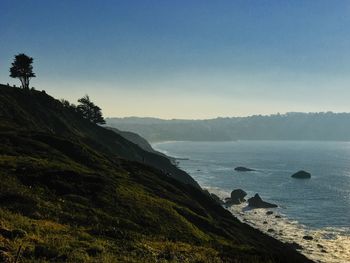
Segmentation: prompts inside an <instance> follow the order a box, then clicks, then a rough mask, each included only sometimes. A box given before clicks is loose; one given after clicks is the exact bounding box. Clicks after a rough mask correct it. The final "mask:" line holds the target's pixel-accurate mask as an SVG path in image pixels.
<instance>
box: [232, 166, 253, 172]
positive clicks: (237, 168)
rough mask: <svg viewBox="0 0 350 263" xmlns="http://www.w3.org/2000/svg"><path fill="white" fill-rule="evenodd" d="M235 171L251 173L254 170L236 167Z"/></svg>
mask: <svg viewBox="0 0 350 263" xmlns="http://www.w3.org/2000/svg"><path fill="white" fill-rule="evenodd" d="M235 171H237V172H253V171H255V170H254V169H251V168H247V167H244V166H238V167H236V168H235Z"/></svg>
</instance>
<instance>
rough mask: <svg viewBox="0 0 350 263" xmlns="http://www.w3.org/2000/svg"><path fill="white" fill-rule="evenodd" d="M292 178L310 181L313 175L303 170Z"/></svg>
mask: <svg viewBox="0 0 350 263" xmlns="http://www.w3.org/2000/svg"><path fill="white" fill-rule="evenodd" d="M292 177H293V178H297V179H310V178H311V174H310V173H308V172H305V171H303V170H301V171H299V172H296V173H295V174H293V175H292Z"/></svg>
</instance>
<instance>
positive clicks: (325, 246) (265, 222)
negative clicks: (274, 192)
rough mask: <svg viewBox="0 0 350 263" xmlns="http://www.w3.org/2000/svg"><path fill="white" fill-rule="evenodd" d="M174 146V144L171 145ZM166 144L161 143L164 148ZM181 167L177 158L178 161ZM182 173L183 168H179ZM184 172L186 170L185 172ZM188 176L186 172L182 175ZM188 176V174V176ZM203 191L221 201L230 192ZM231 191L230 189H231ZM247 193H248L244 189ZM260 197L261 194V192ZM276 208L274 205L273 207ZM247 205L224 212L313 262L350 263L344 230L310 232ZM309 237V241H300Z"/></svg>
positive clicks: (349, 241)
mask: <svg viewBox="0 0 350 263" xmlns="http://www.w3.org/2000/svg"><path fill="white" fill-rule="evenodd" d="M172 142H174V141H172ZM165 143H169V142H162V143H160V144H165ZM157 145H159V143H155V144H152V147H155V148H156V149H157V150H158V151H161V152H166V154H167V155H170V156H172V154H171V153H169V152H168V151H164V150H161V149H159V148H158V147H157ZM178 160H179V161H180V162H179V165H181V156H180V157H179V159H178ZM180 168H181V167H180ZM181 169H183V168H181ZM185 171H186V170H185ZM186 172H189V171H186ZM190 175H191V174H190ZM201 187H202V188H203V189H206V190H208V191H209V192H211V193H214V194H216V195H217V196H219V197H220V198H221V199H222V200H223V199H224V198H225V197H228V196H230V192H227V191H224V190H222V189H219V188H213V187H211V186H210V185H201ZM232 190H233V189H232ZM244 190H247V191H249V189H244ZM260 194H262V195H263V194H264V193H263V192H261V193H260ZM277 204H278V203H277ZM246 206H247V204H246V203H244V204H241V205H234V206H232V207H230V208H228V211H230V212H231V213H232V214H233V215H234V216H235V217H236V218H237V219H239V220H240V221H241V222H242V223H245V224H247V225H249V226H250V227H253V228H255V229H258V230H260V231H261V232H262V233H264V234H266V235H268V236H270V237H273V238H274V239H276V240H279V241H281V242H284V243H290V244H291V243H297V244H298V245H300V246H301V248H300V249H297V251H298V252H299V253H301V254H303V255H305V256H306V257H308V258H309V259H311V260H313V261H315V262H321V263H346V262H350V250H349V249H348V248H349V247H350V237H349V230H350V229H348V228H344V229H342V228H331V227H325V228H319V229H317V228H311V227H307V226H305V225H302V224H300V223H299V222H298V221H296V220H293V219H290V218H288V217H287V216H286V215H284V214H283V209H281V208H277V209H246ZM267 211H273V214H272V215H266V212H267ZM304 236H310V237H312V240H306V239H304V238H303V237H304Z"/></svg>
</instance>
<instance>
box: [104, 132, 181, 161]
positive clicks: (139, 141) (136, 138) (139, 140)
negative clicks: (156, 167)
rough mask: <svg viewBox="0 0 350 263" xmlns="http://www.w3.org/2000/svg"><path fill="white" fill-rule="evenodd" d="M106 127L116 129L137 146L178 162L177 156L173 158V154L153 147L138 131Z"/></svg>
mask: <svg viewBox="0 0 350 263" xmlns="http://www.w3.org/2000/svg"><path fill="white" fill-rule="evenodd" d="M105 128H106V129H108V130H111V131H114V132H115V133H117V134H119V135H120V136H122V137H123V138H125V139H127V140H128V141H130V142H132V143H134V144H136V145H137V146H139V147H140V148H141V149H142V150H144V151H146V152H151V153H155V154H158V155H161V156H163V157H166V158H168V159H169V160H170V161H171V162H172V163H176V160H175V158H173V157H171V156H166V155H165V154H163V153H161V152H158V151H156V150H154V149H153V148H152V146H151V144H149V142H148V141H147V140H146V139H145V138H143V137H141V136H140V135H138V134H137V133H134V132H129V131H121V130H118V129H117V128H111V127H108V126H107V127H105Z"/></svg>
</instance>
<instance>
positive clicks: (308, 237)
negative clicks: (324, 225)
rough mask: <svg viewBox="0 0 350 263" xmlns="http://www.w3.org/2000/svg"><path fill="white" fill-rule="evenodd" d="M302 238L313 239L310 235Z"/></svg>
mask: <svg viewBox="0 0 350 263" xmlns="http://www.w3.org/2000/svg"><path fill="white" fill-rule="evenodd" d="M303 239H305V240H313V239H314V238H313V237H312V236H303Z"/></svg>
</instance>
